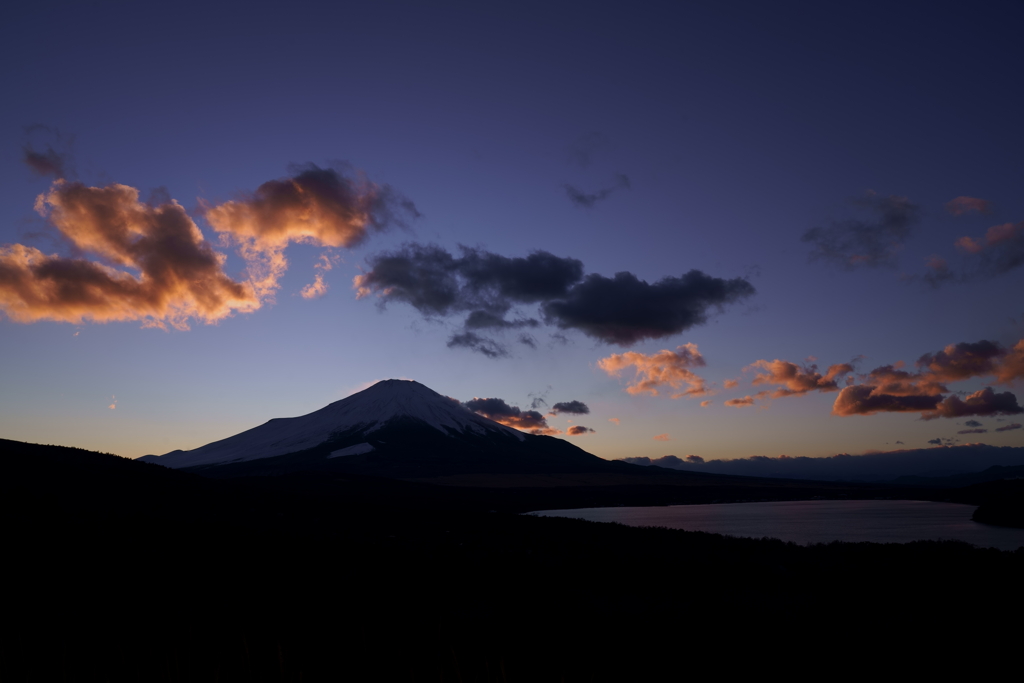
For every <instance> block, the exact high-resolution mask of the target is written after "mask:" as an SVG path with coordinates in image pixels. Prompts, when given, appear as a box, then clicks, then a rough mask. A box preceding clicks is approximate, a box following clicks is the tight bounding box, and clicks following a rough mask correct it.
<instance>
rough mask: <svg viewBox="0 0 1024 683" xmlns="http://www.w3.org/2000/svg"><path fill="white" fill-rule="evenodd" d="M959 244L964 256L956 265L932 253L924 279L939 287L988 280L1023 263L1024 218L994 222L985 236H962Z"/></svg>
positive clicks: (957, 246)
mask: <svg viewBox="0 0 1024 683" xmlns="http://www.w3.org/2000/svg"><path fill="white" fill-rule="evenodd" d="M956 248H957V249H958V250H959V251H960V252H962V256H963V258H962V260H961V261H960V263H959V265H958V266H957V267H956V268H954V267H951V266H950V264H949V262H948V261H946V259H944V258H941V257H939V256H932V257H931V258H930V259H928V261H927V266H928V270H927V272H926V273H925V274H924V275H923V276H922V279H923V280H924V281H925V282H927V283H928V284H929V285H931V286H932V287H940V286H942V285H944V284H963V283H968V282H978V281H984V280H989V279H992V278H994V277H998V276H1000V275H1003V274H1004V273H1008V272H1010V271H1012V270H1016V269H1017V268H1020V267H1021V266H1024V221H1022V222H1020V223H1003V224H1001V225H994V226H992V227H991V228H989V229H988V231H987V232H986V233H985V235H984V236H983V237H979V238H974V237H961V238H960V239H958V240H957V241H956ZM911 279H913V278H911Z"/></svg>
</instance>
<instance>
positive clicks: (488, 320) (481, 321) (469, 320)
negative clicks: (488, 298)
mask: <svg viewBox="0 0 1024 683" xmlns="http://www.w3.org/2000/svg"><path fill="white" fill-rule="evenodd" d="M465 325H466V329H469V330H482V329H486V328H497V329H502V330H507V329H515V328H520V327H539V326H540V321H538V320H534V319H533V318H519V319H516V320H505V318H503V317H502V316H500V315H496V314H494V313H491V312H490V311H473V312H472V313H470V314H469V315H468V316H466V322H465Z"/></svg>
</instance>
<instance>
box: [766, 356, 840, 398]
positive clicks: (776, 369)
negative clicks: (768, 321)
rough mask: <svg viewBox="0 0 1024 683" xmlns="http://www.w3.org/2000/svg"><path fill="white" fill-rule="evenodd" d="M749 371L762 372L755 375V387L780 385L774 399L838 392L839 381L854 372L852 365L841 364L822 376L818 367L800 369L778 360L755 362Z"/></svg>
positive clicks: (832, 366) (809, 366) (829, 369)
mask: <svg viewBox="0 0 1024 683" xmlns="http://www.w3.org/2000/svg"><path fill="white" fill-rule="evenodd" d="M747 369H748V370H751V369H756V370H761V372H758V373H757V374H756V375H754V381H753V383H754V385H755V386H756V385H759V384H776V385H780V387H779V388H778V389H776V390H775V391H774V392H772V394H771V396H772V398H782V397H784V396H799V395H801V394H806V393H808V392H811V391H826V392H827V391H838V390H839V384H838V379H839V378H840V377H842V376H844V375H846V374H848V373H851V372H853V366H852V365H850V364H849V363H840V364H837V365H831V366H829V368H828V371H827V372H826V373H825V374H824V375H822V374H820V373H819V372H818V366H816V365H808V366H806V367H800V366H799V365H796V364H795V363H790V362H789V361H785V360H779V359H777V358H776V359H775V360H773V361H767V360H759V361H755V362H754V363H752V364H751V365H750V366H749V367H748V368H747Z"/></svg>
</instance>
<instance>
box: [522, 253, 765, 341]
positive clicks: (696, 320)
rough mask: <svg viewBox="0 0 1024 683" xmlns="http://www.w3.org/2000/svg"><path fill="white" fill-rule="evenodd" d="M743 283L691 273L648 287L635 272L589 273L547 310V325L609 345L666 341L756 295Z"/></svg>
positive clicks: (551, 302)
mask: <svg viewBox="0 0 1024 683" xmlns="http://www.w3.org/2000/svg"><path fill="white" fill-rule="evenodd" d="M754 292H755V290H754V286H753V285H751V284H750V283H749V282H747V281H746V280H744V279H742V278H735V279H732V280H724V279H721V278H716V277H711V276H710V275H705V274H704V273H702V272H700V271H699V270H691V271H690V272H689V273H686V274H685V275H683V276H682V277H666V278H663V279H661V280H659V281H658V282H656V283H654V284H653V285H652V284H648V283H647V282H645V281H643V280H641V279H639V278H638V277H637V276H636V275H633V274H632V273H626V272H623V273H616V274H615V277H612V278H607V277H604V276H603V275H597V274H593V273H592V274H590V275H588V276H587V277H586V278H584V280H583V282H581V283H580V284H578V285H576V286H575V287H573V288H572V290H570V292H569V294H568V296H566V297H565V298H564V299H561V300H554V301H549V302H547V303H545V304H543V305H542V307H541V310H542V311H543V313H544V318H545V321H546V322H549V323H552V324H554V325H557V326H558V327H560V328H562V329H577V330H579V331H581V332H583V333H584V334H585V335H587V336H589V337H593V338H594V339H598V340H600V341H603V342H605V343H608V344H618V345H620V346H627V345H630V344H634V343H636V342H638V341H641V340H643V339H661V338H663V337H668V336H671V335H674V334H678V333H680V332H682V331H684V330H687V329H689V328H691V327H693V326H695V325H700V324H703V323H705V322H707V319H708V313H709V311H710V310H711V309H712V308H717V309H719V310H721V308H722V307H723V306H725V305H726V304H731V303H735V302H737V301H740V300H741V299H745V298H747V297H750V296H752V295H753V294H754Z"/></svg>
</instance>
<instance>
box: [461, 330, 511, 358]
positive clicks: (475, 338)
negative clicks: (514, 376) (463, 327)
mask: <svg viewBox="0 0 1024 683" xmlns="http://www.w3.org/2000/svg"><path fill="white" fill-rule="evenodd" d="M460 347H461V348H465V349H470V350H472V351H476V352H477V353H482V354H483V355H485V356H487V357H488V358H505V357H506V356H508V355H509V353H508V349H507V348H505V347H504V346H503V345H502V344H499V343H498V342H496V341H494V340H493V339H488V338H487V337H481V336H480V335H478V334H476V333H475V332H461V333H456V334H453V335H452V336H451V337H449V339H448V348H450V349H454V348H460Z"/></svg>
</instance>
